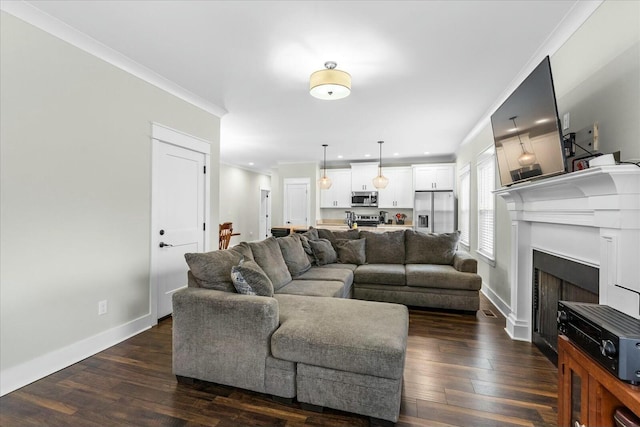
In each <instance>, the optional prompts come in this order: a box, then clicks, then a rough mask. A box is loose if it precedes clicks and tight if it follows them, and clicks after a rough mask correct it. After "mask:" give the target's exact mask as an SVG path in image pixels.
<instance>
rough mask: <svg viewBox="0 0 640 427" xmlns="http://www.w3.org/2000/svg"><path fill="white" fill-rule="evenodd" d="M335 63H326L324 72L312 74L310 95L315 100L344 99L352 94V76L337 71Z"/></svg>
mask: <svg viewBox="0 0 640 427" xmlns="http://www.w3.org/2000/svg"><path fill="white" fill-rule="evenodd" d="M337 65H338V64H336V63H335V62H333V61H327V62H325V63H324V67H325V69H324V70H319V71H316V72H315V73H313V74H311V78H310V79H309V93H310V94H311V96H313V97H314V98H318V99H324V100H328V101H332V100H336V99H342V98H346V97H347V96H349V94H350V93H351V75H350V74H349V73H346V72H344V71H341V70H336V66H337Z"/></svg>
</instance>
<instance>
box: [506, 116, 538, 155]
mask: <svg viewBox="0 0 640 427" xmlns="http://www.w3.org/2000/svg"><path fill="white" fill-rule="evenodd" d="M517 118H518V116H513V117H510V118H509V120H511V121H513V127H514V128H515V129H516V132H517V131H518V125H516V119H517ZM517 135H518V141H520V148H522V154H520V156H519V157H518V163H520V166H531V165H532V164H534V163H535V162H536V155H535V154H533V153H529V152H528V151H527V149H526V148H524V144H523V143H522V140H521V139H520V132H518V133H517Z"/></svg>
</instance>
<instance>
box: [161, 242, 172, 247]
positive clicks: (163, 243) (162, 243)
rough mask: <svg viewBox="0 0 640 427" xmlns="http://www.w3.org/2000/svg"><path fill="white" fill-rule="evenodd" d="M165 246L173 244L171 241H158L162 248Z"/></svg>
mask: <svg viewBox="0 0 640 427" xmlns="http://www.w3.org/2000/svg"><path fill="white" fill-rule="evenodd" d="M165 246H173V245H172V244H171V243H165V242H160V247H161V248H164V247H165Z"/></svg>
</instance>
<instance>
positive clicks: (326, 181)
mask: <svg viewBox="0 0 640 427" xmlns="http://www.w3.org/2000/svg"><path fill="white" fill-rule="evenodd" d="M322 146H323V147H324V164H323V166H322V178H320V179H319V180H318V186H319V187H320V189H321V190H328V189H330V188H331V178H329V177H328V176H327V147H328V145H327V144H322Z"/></svg>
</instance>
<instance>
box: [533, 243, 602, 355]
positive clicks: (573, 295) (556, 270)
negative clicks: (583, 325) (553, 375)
mask: <svg viewBox="0 0 640 427" xmlns="http://www.w3.org/2000/svg"><path fill="white" fill-rule="evenodd" d="M599 289H600V273H599V270H598V268H596V267H592V266H590V265H586V264H582V263H579V262H576V261H573V260H570V259H566V258H561V257H558V256H555V255H551V254H548V253H546V252H541V251H537V250H534V251H533V310H532V317H533V319H532V323H533V332H532V336H531V340H532V341H533V343H534V344H535V345H536V346H537V347H538V348H539V349H540V351H541V352H542V353H543V354H544V355H545V356H547V358H548V359H549V360H551V361H552V362H553V363H554V364H555V365H556V366H557V364H558V323H557V314H558V301H575V302H589V303H596V304H597V303H598V302H599Z"/></svg>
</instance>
